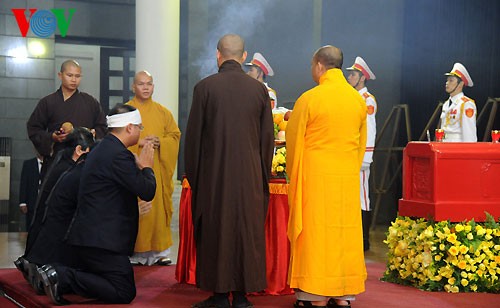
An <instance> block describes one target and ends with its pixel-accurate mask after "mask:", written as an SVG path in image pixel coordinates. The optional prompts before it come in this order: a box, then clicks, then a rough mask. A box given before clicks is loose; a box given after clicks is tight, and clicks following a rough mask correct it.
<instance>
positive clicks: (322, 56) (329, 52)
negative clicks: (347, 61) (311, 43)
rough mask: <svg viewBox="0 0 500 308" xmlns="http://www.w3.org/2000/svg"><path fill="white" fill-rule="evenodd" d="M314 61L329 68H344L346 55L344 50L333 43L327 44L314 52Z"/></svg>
mask: <svg viewBox="0 0 500 308" xmlns="http://www.w3.org/2000/svg"><path fill="white" fill-rule="evenodd" d="M313 61H315V62H319V63H321V64H322V65H323V66H324V67H325V68H326V69H327V70H329V69H332V68H339V69H340V68H342V64H343V62H344V56H343V54H342V50H340V48H337V47H335V46H332V45H326V46H323V47H321V48H319V49H318V50H316V52H315V53H314V56H313Z"/></svg>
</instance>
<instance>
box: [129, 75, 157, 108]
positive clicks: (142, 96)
mask: <svg viewBox="0 0 500 308" xmlns="http://www.w3.org/2000/svg"><path fill="white" fill-rule="evenodd" d="M154 89H155V85H154V83H153V76H151V74H150V73H149V72H148V71H139V72H137V73H136V74H135V76H134V83H133V84H132V92H134V94H135V98H136V99H137V100H138V101H139V102H145V101H147V100H149V99H150V98H151V96H152V95H153V92H154Z"/></svg>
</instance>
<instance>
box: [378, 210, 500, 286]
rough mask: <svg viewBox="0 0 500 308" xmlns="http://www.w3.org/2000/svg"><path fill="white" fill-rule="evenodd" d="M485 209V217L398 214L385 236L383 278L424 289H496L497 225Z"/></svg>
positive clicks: (499, 233)
mask: <svg viewBox="0 0 500 308" xmlns="http://www.w3.org/2000/svg"><path fill="white" fill-rule="evenodd" d="M486 215H487V220H486V222H485V223H476V222H474V220H470V221H464V222H461V223H450V222H449V221H440V222H432V221H426V220H425V219H423V218H420V219H416V220H415V219H412V218H409V217H398V218H397V219H396V221H394V222H393V223H392V224H391V226H390V227H389V230H388V232H387V239H386V240H385V241H384V243H386V244H387V245H388V247H389V252H388V262H387V269H386V271H385V272H384V276H383V278H382V280H384V281H389V282H395V283H399V284H404V285H411V286H414V287H417V288H420V289H423V290H427V291H443V290H444V291H446V292H451V293H457V292H490V293H500V281H499V276H500V267H499V266H498V265H499V264H500V227H499V226H500V225H499V224H498V223H497V222H495V219H494V218H493V217H492V216H491V215H489V214H486Z"/></svg>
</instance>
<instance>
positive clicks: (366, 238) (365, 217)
mask: <svg viewBox="0 0 500 308" xmlns="http://www.w3.org/2000/svg"><path fill="white" fill-rule="evenodd" d="M371 213H372V212H371V211H363V210H361V221H362V223H363V250H364V251H367V250H368V249H370V225H371V222H372V219H371V218H372V214H371Z"/></svg>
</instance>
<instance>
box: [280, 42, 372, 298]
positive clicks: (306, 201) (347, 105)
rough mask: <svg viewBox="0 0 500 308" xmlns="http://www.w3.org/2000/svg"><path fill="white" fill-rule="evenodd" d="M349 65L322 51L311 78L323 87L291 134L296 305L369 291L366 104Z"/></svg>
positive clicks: (294, 118) (300, 106)
mask: <svg viewBox="0 0 500 308" xmlns="http://www.w3.org/2000/svg"><path fill="white" fill-rule="evenodd" d="M342 62H343V56H342V51H341V50H340V49H338V48H336V47H334V46H324V47H321V48H320V49H318V50H317V51H316V53H315V54H314V56H313V59H312V62H311V73H312V77H313V80H314V81H315V82H316V83H317V84H318V86H316V87H314V88H312V89H311V90H309V91H307V92H305V93H303V94H302V95H301V96H300V98H299V99H298V100H297V102H296V103H295V106H294V109H293V112H292V114H291V116H290V119H289V121H288V125H287V129H286V139H287V145H286V148H287V174H288V176H289V178H290V186H289V194H288V204H289V206H290V216H289V222H288V238H289V240H290V244H291V245H290V267H289V276H288V282H289V284H290V287H292V288H295V291H296V296H297V301H296V302H295V307H302V306H304V305H305V306H309V305H313V306H312V307H339V306H340V307H350V300H353V299H354V297H355V295H356V294H359V293H361V292H364V290H365V280H366V267H365V263H364V255H363V236H362V227H361V213H360V211H359V202H360V195H359V189H360V188H359V187H360V185H359V170H360V168H361V163H362V161H363V156H364V153H365V145H366V104H365V103H364V101H363V98H362V97H361V96H360V95H359V93H358V92H357V91H356V90H354V89H353V88H352V87H351V86H350V85H349V84H348V83H347V81H346V80H345V77H344V76H343V74H342V71H341V68H342ZM309 307H311V306H309Z"/></svg>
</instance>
